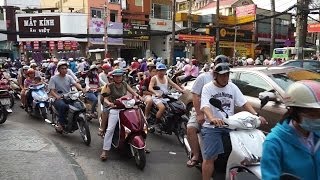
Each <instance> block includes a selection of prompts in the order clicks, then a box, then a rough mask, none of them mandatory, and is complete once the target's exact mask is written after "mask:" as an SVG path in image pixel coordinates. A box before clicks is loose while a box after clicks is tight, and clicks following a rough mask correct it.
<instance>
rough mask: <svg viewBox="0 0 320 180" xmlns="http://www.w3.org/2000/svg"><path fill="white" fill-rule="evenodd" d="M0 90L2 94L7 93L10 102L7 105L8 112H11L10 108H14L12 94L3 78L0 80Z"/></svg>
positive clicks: (8, 84)
mask: <svg viewBox="0 0 320 180" xmlns="http://www.w3.org/2000/svg"><path fill="white" fill-rule="evenodd" d="M0 90H2V91H3V93H5V92H8V93H9V100H10V104H9V106H8V107H9V109H10V110H9V111H10V112H12V111H11V108H12V107H13V106H14V93H13V91H12V90H11V88H10V83H9V81H8V80H7V79H5V78H3V79H1V80H0Z"/></svg>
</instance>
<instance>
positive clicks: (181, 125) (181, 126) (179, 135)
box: [175, 121, 187, 146]
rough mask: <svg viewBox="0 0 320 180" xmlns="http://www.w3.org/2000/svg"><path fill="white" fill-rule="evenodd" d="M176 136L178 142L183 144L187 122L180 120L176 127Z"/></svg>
mask: <svg viewBox="0 0 320 180" xmlns="http://www.w3.org/2000/svg"><path fill="white" fill-rule="evenodd" d="M175 134H176V136H177V138H178V141H179V143H180V144H181V145H182V146H184V138H185V136H186V135H187V122H185V121H181V122H180V123H179V124H178V127H177V129H176V133H175Z"/></svg>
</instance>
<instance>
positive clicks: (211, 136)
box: [200, 63, 266, 180]
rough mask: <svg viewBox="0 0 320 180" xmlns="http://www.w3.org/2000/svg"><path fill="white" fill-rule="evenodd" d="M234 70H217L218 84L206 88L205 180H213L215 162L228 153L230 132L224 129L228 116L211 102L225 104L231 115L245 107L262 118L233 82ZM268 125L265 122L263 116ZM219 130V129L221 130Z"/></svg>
mask: <svg viewBox="0 0 320 180" xmlns="http://www.w3.org/2000/svg"><path fill="white" fill-rule="evenodd" d="M229 74H230V68H229V64H228V63H219V64H217V65H216V66H215V69H214V81H212V82H210V83H208V84H206V85H205V86H204V87H203V89H202V93H201V107H200V109H201V111H202V112H203V113H204V114H205V122H204V123H203V125H202V126H203V128H202V129H201V134H202V138H203V152H202V154H203V163H202V179H203V180H210V179H211V176H212V173H213V171H214V161H215V160H216V159H217V157H218V155H219V154H222V153H223V152H224V148H223V142H222V136H223V135H224V134H228V133H229V132H230V130H229V129H227V128H223V127H222V126H223V125H224V122H223V120H222V119H223V117H225V114H224V113H222V112H220V111H218V109H217V108H215V107H214V106H212V105H211V104H210V103H209V100H210V99H211V98H216V99H218V100H220V101H221V103H222V108H223V109H224V111H225V112H226V113H227V114H228V115H229V116H231V115H233V114H234V107H235V106H238V107H243V108H244V109H245V110H246V111H248V112H250V113H252V114H254V115H258V113H257V112H256V111H255V110H254V109H253V107H252V106H251V105H250V103H248V101H247V100H246V98H245V97H244V95H243V94H242V93H241V91H240V89H239V88H238V87H237V86H236V85H235V84H233V83H232V82H230V81H229ZM260 120H261V121H262V122H263V123H265V122H266V121H265V119H264V118H263V117H261V116H260ZM218 127H219V128H218Z"/></svg>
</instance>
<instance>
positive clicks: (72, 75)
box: [54, 60, 79, 82]
mask: <svg viewBox="0 0 320 180" xmlns="http://www.w3.org/2000/svg"><path fill="white" fill-rule="evenodd" d="M59 63H65V64H66V65H67V66H68V69H67V74H68V75H69V76H71V77H72V78H73V79H74V80H75V81H76V82H78V81H79V80H78V78H77V76H76V75H75V74H74V73H73V72H72V70H71V69H70V68H69V63H68V62H67V61H65V60H60V62H59ZM59 63H58V64H59ZM54 74H55V75H57V74H59V71H58V68H56V70H55V73H54Z"/></svg>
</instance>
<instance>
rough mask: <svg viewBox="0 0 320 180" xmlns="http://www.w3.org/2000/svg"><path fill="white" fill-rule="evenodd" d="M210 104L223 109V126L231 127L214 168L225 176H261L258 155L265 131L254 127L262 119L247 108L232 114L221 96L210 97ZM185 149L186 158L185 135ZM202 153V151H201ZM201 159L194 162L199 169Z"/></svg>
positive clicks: (229, 177) (186, 141) (185, 138)
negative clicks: (223, 106)
mask: <svg viewBox="0 0 320 180" xmlns="http://www.w3.org/2000/svg"><path fill="white" fill-rule="evenodd" d="M268 98H269V97H268V96H266V97H263V98H262V99H261V106H260V109H262V107H263V106H265V105H266V104H267V102H268ZM209 102H210V104H211V105H212V106H214V107H216V108H217V109H218V110H219V111H221V112H223V113H225V115H226V116H225V118H223V121H224V123H225V125H224V126H223V127H224V128H228V129H230V130H232V131H231V132H230V133H229V134H228V135H223V136H222V141H223V146H224V151H225V152H224V153H223V154H219V156H218V158H217V160H215V162H214V163H215V165H214V166H215V167H216V168H215V170H216V171H219V172H221V173H225V174H226V176H225V179H226V180H229V179H232V180H233V179H240V180H241V179H261V170H260V159H261V156H262V144H263V142H264V140H265V135H264V133H263V132H262V131H261V130H258V129H257V128H258V127H259V126H260V124H261V121H260V119H259V117H258V116H255V115H253V114H251V113H249V112H247V111H242V112H238V113H236V114H234V115H232V116H228V114H227V113H226V112H225V111H224V110H223V108H222V104H221V101H220V100H217V99H214V98H211V99H210V100H209ZM198 139H199V144H200V149H201V148H202V136H201V135H200V134H198ZM184 144H185V150H186V152H187V155H188V158H189V159H191V158H192V152H191V148H190V145H189V142H188V139H187V136H186V135H185V137H184ZM200 156H201V153H200ZM201 159H202V157H200V158H199V160H200V163H199V164H197V165H196V167H197V168H198V169H200V170H201Z"/></svg>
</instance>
